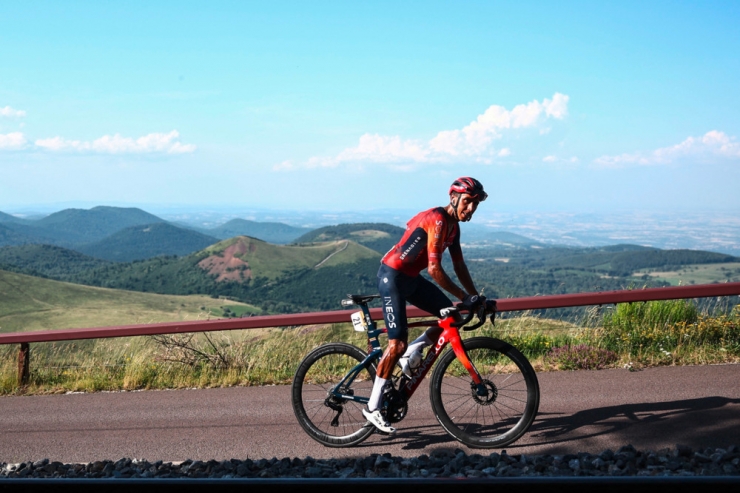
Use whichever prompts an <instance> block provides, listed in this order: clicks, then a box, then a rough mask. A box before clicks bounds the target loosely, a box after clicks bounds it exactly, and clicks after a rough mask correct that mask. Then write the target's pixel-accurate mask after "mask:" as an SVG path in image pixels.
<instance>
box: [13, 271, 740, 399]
mask: <svg viewBox="0 0 740 493" xmlns="http://www.w3.org/2000/svg"><path fill="white" fill-rule="evenodd" d="M735 295H740V282H733V283H722V284H703V285H694V286H677V287H666V288H647V289H634V290H622V291H603V292H595V293H577V294H558V295H548V296H528V297H524V298H504V299H499V300H497V305H498V311H499V312H508V311H522V310H540V309H545V308H566V307H574V306H589V305H609V304H616V303H632V302H639V301H655V300H673V299H687V298H713V297H715V296H735ZM353 311H354V310H336V311H327V312H313V313H295V314H289V315H265V316H257V317H248V318H236V319H225V320H222V319H219V320H198V321H192V322H167V323H158V324H141V325H119V326H111V327H92V328H84V329H60V330H43V331H33V332H13V333H9V334H0V344H20V346H21V347H20V351H19V353H18V379H19V382H20V383H21V385H22V384H24V383H25V382H27V381H28V377H29V362H30V343H36V342H56V341H74V340H81V339H105V338H111V337H136V336H151V335H161V334H179V333H187V332H212V331H218V330H241V329H260V328H268V327H285V326H300V325H314V324H327V323H342V322H349V321H350V314H351V313H352V312H353ZM370 313H371V314H372V315H373V317H375V318H377V319H381V318H382V309H381V308H373V309H371V310H370ZM407 316H408V317H409V318H418V317H426V316H432V315H431V314H430V313H428V312H425V311H423V310H421V309H419V308H416V307H409V308H408V310H407Z"/></svg>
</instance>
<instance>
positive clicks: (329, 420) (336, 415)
mask: <svg viewBox="0 0 740 493" xmlns="http://www.w3.org/2000/svg"><path fill="white" fill-rule="evenodd" d="M365 356H366V353H365V352H364V351H362V350H361V349H360V348H358V347H356V346H352V345H351V344H345V343H341V342H336V343H331V344H324V345H323V346H319V347H318V348H316V349H314V350H313V351H311V352H310V353H309V354H308V355H307V356H306V357H305V358H304V359H303V361H302V362H301V364H300V366H299V367H298V371H297V372H296V375H295V377H294V378H293V386H292V389H291V390H292V394H291V395H292V401H293V411H294V412H295V415H296V418H298V422H299V423H300V425H301V426H302V427H303V429H304V430H305V432H306V433H308V435H309V436H310V437H311V438H313V439H314V440H316V441H317V442H320V443H322V444H323V445H326V446H327V447H351V446H353V445H357V444H358V443H360V442H362V441H363V440H365V439H366V438H367V437H369V436H370V435H371V434H372V433H373V431H375V428H374V427H373V426H372V425H368V423H367V420H366V419H365V417H364V416H363V415H362V409H363V408H364V407H365V405H364V404H361V403H359V402H357V401H354V400H352V398H353V397H366V398H369V397H370V392H371V391H372V388H373V381H374V380H375V368H374V367H373V366H372V365H371V364H368V365H366V366H365V367H363V368H362V370H361V371H360V372H359V373H358V374H357V376H356V377H355V378H354V379H353V380H352V381H351V383H349V384H348V385H342V387H341V388H338V389H337V388H336V387H337V385H338V384H339V383H340V382H341V381H342V379H343V378H344V377H345V375H347V373H348V372H349V371H350V370H352V368H354V367H355V366H357V365H358V364H359V363H361V362H362V360H363V359H365ZM335 390H336V391H338V393H339V394H341V396H337V395H336V392H335Z"/></svg>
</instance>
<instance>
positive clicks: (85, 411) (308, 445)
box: [0, 365, 740, 462]
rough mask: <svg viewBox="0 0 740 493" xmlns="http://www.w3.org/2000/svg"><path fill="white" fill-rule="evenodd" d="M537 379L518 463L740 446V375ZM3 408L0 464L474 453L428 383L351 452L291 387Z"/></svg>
mask: <svg viewBox="0 0 740 493" xmlns="http://www.w3.org/2000/svg"><path fill="white" fill-rule="evenodd" d="M538 376H539V380H540V387H541V392H542V400H541V404H540V412H539V414H538V417H537V419H536V421H535V422H534V424H533V425H532V428H530V431H529V432H528V433H527V434H526V435H525V436H524V437H523V438H522V439H521V440H519V441H518V442H517V443H515V444H513V445H510V446H509V447H507V451H508V452H509V453H510V454H521V453H527V454H533V453H565V452H578V451H587V452H599V451H601V450H603V449H605V448H612V449H616V448H618V447H620V446H622V445H625V444H629V443H631V444H632V445H634V446H635V447H637V448H638V449H651V450H659V449H661V448H665V447H673V446H675V445H676V444H678V443H680V444H685V445H689V446H691V447H693V448H695V449H696V448H703V447H709V446H712V447H724V446H728V445H731V444H740V383H739V382H740V365H713V366H689V367H664V368H652V369H646V370H643V371H638V372H629V371H627V370H622V369H617V370H602V371H578V372H553V373H540V374H539V375H538ZM0 410H1V412H0V462H21V461H25V460H38V459H41V458H49V459H51V460H58V461H62V462H89V461H94V460H102V459H112V460H116V459H119V458H122V457H130V458H139V459H147V460H149V461H156V460H164V461H180V460H185V459H188V458H190V459H198V460H209V459H216V460H222V459H230V458H238V459H245V458H251V459H260V458H267V459H269V458H272V457H278V458H283V457H301V458H302V457H306V456H309V455H310V456H311V457H314V458H330V457H342V456H365V455H368V454H371V453H385V452H390V453H392V454H393V455H397V456H418V455H421V454H424V453H426V454H429V453H430V452H432V451H433V450H435V449H455V448H460V449H463V450H465V451H466V452H467V453H475V452H476V451H474V450H470V449H467V448H466V447H464V446H463V445H462V444H460V443H458V442H457V441H455V440H453V439H451V438H450V437H448V435H446V434H445V433H444V431H443V430H442V428H441V427H440V426H439V424H438V423H437V421H436V419H435V418H434V416H433V415H432V412H431V408H430V404H429V399H428V393H427V385H422V386H421V387H420V388H419V390H418V391H417V394H416V395H415V396H414V398H413V399H412V401H411V403H410V410H409V415H408V417H407V418H406V419H405V420H404V421H403V422H401V423H400V424H399V431H398V432H397V433H396V436H394V437H387V436H380V435H377V434H376V435H373V436H371V437H370V438H369V439H368V440H367V441H366V442H364V443H363V444H361V445H360V446H359V447H355V448H351V449H330V448H325V447H323V446H322V445H320V444H318V443H316V442H314V441H313V440H311V439H310V438H309V437H308V436H307V435H306V434H305V433H304V432H303V430H302V429H301V428H300V427H299V425H298V424H297V422H296V419H295V417H294V415H293V411H292V408H291V405H290V391H289V388H288V387H284V386H275V387H239V388H228V389H206V390H176V391H146V392H118V393H96V394H70V395H49V396H17V397H16V396H14V397H2V398H0ZM478 452H480V451H478ZM499 452H500V450H499ZM482 453H490V452H482Z"/></svg>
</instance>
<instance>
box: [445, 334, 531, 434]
mask: <svg viewBox="0 0 740 493" xmlns="http://www.w3.org/2000/svg"><path fill="white" fill-rule="evenodd" d="M463 344H464V345H465V351H466V352H467V354H468V357H469V358H470V361H472V362H473V365H475V367H476V369H477V370H478V372H479V373H480V375H481V376H482V377H483V383H484V385H485V387H486V390H487V395H485V396H480V395H478V392H477V386H476V385H475V383H473V380H472V378H471V377H470V374H469V373H468V371H467V370H466V369H465V368H464V367H463V365H462V364H461V363H460V361H459V360H458V359H457V358H456V357H455V353H454V351H452V350H451V349H450V350H449V351H447V352H446V353H445V354H444V355H443V356H442V357H441V358H440V361H439V363H438V364H437V366H436V368H435V369H434V373H433V374H432V380H431V382H430V396H431V401H432V409H433V410H434V414H435V415H436V417H437V420H438V421H439V423H440V424H441V425H442V427H443V428H444V429H445V431H447V433H449V434H450V435H452V436H453V437H455V438H456V439H457V440H459V441H460V442H462V443H464V444H465V445H467V446H469V447H476V448H496V447H503V446H506V445H508V444H510V443H512V442H514V441H515V440H517V439H519V438H520V437H521V436H522V435H523V434H524V433H525V432H526V431H527V430H528V429H529V427H530V425H531V424H532V422H533V421H534V417H535V415H536V414H537V409H538V408H539V403H540V389H539V384H538V382H537V375H536V374H535V372H534V369H532V365H530V364H529V361H527V358H525V357H524V355H523V354H522V353H520V352H519V351H518V350H516V349H515V348H514V347H513V346H511V345H510V344H507V343H506V342H503V341H501V340H498V339H493V338H490V337H475V338H471V339H467V340H465V341H463Z"/></svg>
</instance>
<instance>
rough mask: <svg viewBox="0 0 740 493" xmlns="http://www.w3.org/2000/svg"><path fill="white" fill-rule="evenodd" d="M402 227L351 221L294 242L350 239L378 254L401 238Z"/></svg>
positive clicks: (315, 232)
mask: <svg viewBox="0 0 740 493" xmlns="http://www.w3.org/2000/svg"><path fill="white" fill-rule="evenodd" d="M404 231H405V230H404V229H403V228H399V227H398V226H393V225H392V224H386V223H352V224H339V225H337V226H325V227H323V228H318V229H315V230H313V231H311V232H309V233H306V234H305V235H303V236H301V237H300V238H298V239H297V240H295V243H296V244H302V243H312V242H322V241H337V240H352V241H356V242H357V243H359V244H361V245H364V246H366V247H367V248H370V249H372V250H375V251H376V252H378V253H380V254H385V253H386V252H387V251H388V250H390V249H391V248H392V247H393V245H395V244H396V243H397V242H398V240H400V239H401V237H402V236H403V233H404Z"/></svg>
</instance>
